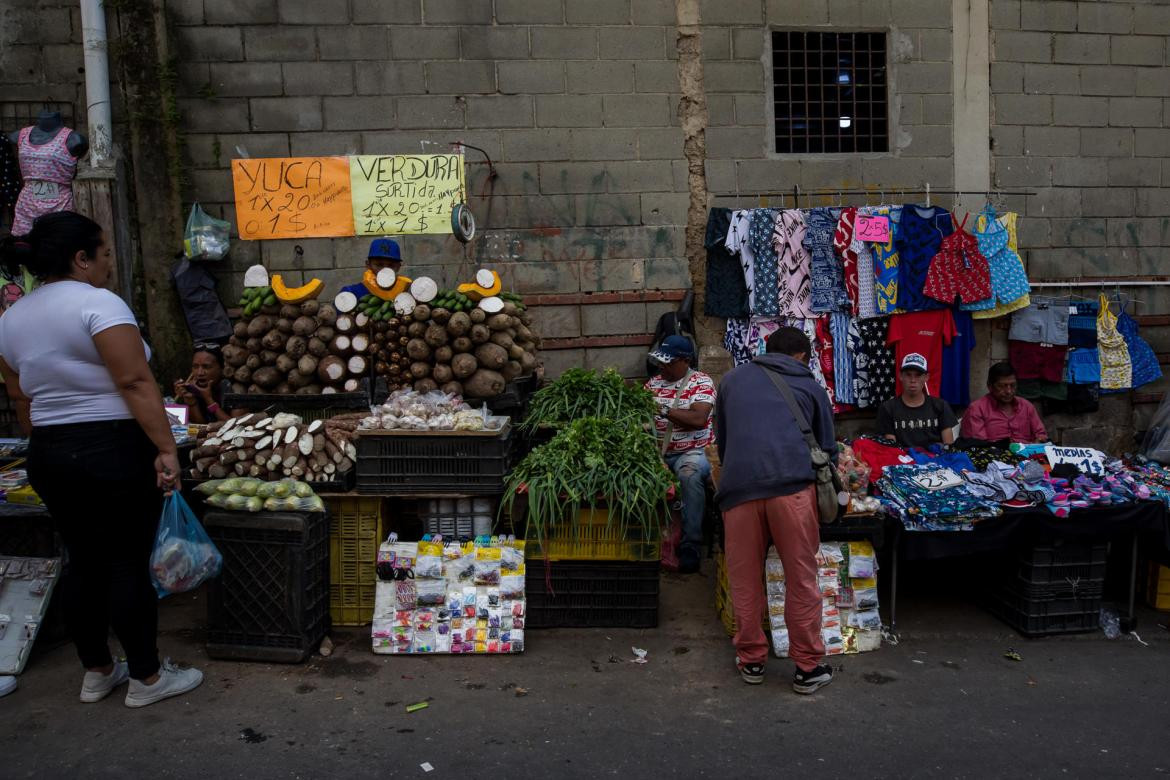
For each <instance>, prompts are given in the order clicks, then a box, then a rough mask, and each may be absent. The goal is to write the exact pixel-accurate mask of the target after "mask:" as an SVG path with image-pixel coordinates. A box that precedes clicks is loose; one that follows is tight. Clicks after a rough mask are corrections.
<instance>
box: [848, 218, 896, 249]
mask: <svg viewBox="0 0 1170 780" xmlns="http://www.w3.org/2000/svg"><path fill="white" fill-rule="evenodd" d="M853 229H854V231H855V233H856V235H857V238H859V239H861V240H862V241H872V242H874V243H875V244H888V243H889V242H890V218H889V217H882V216H878V215H877V214H858V215H857V222H856V224H855V225H854V228H853Z"/></svg>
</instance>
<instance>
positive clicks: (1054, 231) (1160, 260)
mask: <svg viewBox="0 0 1170 780" xmlns="http://www.w3.org/2000/svg"><path fill="white" fill-rule="evenodd" d="M991 26H992V31H991V35H992V41H991V43H992V65H991V79H992V88H993V93H994V97H993V100H992V112H993V113H992V141H993V144H992V165H993V178H994V183H995V185H996V186H1000V187H1003V188H1005V189H1006V188H1012V189H1026V190H1029V191H1031V192H1032V193H1034V194H1030V195H1027V196H1019V197H1012V198H1007V199H1005V204H1006V205H1007V206H1008V207H1010V208H1012V209H1013V210H1015V211H1018V212H1019V213H1020V214H1021V219H1020V224H1019V228H1020V234H1019V240H1020V247H1021V250H1022V255H1023V258H1024V261H1025V264H1026V265H1027V268H1028V275H1029V277H1031V278H1032V279H1033V280H1037V279H1056V280H1071V281H1077V280H1081V279H1083V278H1086V277H1087V278H1090V279H1095V278H1105V279H1112V278H1117V279H1119V280H1121V279H1127V278H1132V277H1143V276H1151V275H1164V274H1165V257H1166V253H1167V250H1168V247H1170V178H1168V176H1170V168H1168V167H1167V166H1166V162H1165V158H1166V156H1167V153H1168V152H1170V52H1168V51H1167V45H1166V41H1167V36H1168V35H1170V6H1168V5H1167V4H1166V3H1164V2H1159V1H1157V0H1150V1H1146V0H1136V1H1133V2H1048V1H1047V0H1045V1H1044V2H1038V1H1037V0H992V6H991ZM1102 290H1103V291H1105V292H1107V293H1109V294H1110V295H1112V294H1113V293H1114V292H1115V288H1114V287H1112V286H1110V285H1108V284H1104V285H1099V286H1091V287H1087V288H1068V289H1063V290H1062V289H1057V290H1052V291H1051V292H1054V293H1059V294H1064V293H1068V292H1072V293H1074V294H1082V295H1085V296H1087V297H1093V298H1095V297H1096V295H1097V294H1098V292H1100V291H1102ZM1121 291H1122V292H1124V293H1127V294H1128V297H1130V298H1133V299H1134V300H1136V301H1137V302H1136V303H1130V304H1128V309H1127V311H1128V312H1129V313H1130V314H1136V315H1138V316H1139V321H1141V320H1142V319H1143V318H1146V317H1149V316H1150V315H1153V316H1155V317H1156V316H1160V315H1164V314H1165V313H1166V312H1167V310H1168V309H1170V288H1167V287H1158V286H1150V287H1142V288H1128V287H1127V288H1121ZM1160 321H1161V320H1158V319H1146V320H1145V322H1146V323H1147V324H1146V326H1145V327H1143V329H1142V332H1143V336H1145V337H1146V338H1147V340H1148V341H1150V343H1151V345H1152V346H1153V347H1154V349H1155V351H1156V352H1158V353H1161V354H1163V355H1165V354H1167V353H1170V328H1166V327H1164V326H1161V325H1156V324H1153V323H1157V322H1160ZM1000 336H1001V338H1002V334H1000ZM1002 349H1003V350H1004V353H1005V354H1006V345H1004V346H1003V347H1002ZM1164 368H1166V367H1164ZM1167 387H1170V383H1168V382H1166V381H1161V382H1157V383H1154V384H1152V385H1147V386H1146V387H1144V388H1142V389H1141V391H1140V392H1138V393H1135V394H1133V396H1132V397H1130V396H1124V397H1122V398H1111V399H1110V400H1109V410H1110V413H1109V414H1108V415H1106V414H1104V413H1102V414H1101V415H1099V416H1098V422H1101V423H1104V422H1105V421H1107V420H1112V421H1114V428H1115V429H1116V430H1112V433H1110V432H1105V433H1102V434H1100V436H1101V437H1103V438H1104V439H1108V438H1110V437H1117V436H1120V437H1121V438H1124V437H1125V436H1126V435H1127V432H1128V431H1129V430H1133V429H1136V430H1143V429H1144V428H1145V427H1146V421H1147V420H1148V419H1149V416H1150V414H1152V412H1153V410H1154V409H1155V408H1156V402H1157V400H1158V399H1159V397H1160V394H1161V393H1162V392H1164V391H1165V390H1166V389H1167ZM1131 401H1132V402H1133V404H1132V409H1131V408H1130V402H1131ZM1105 408H1106V407H1105V406H1104V405H1103V406H1102V409H1103V410H1104V409H1105ZM1131 420H1132V423H1133V424H1132V426H1131V425H1130V422H1131ZM1058 423H1059V424H1060V425H1063V426H1067V427H1068V428H1069V429H1070V431H1074V432H1075V431H1076V430H1077V429H1078V428H1083V427H1084V425H1085V422H1084V420H1083V419H1071V420H1062V421H1058ZM1100 443H1101V444H1104V443H1106V442H1105V441H1101V442H1100ZM1130 446H1132V445H1130Z"/></svg>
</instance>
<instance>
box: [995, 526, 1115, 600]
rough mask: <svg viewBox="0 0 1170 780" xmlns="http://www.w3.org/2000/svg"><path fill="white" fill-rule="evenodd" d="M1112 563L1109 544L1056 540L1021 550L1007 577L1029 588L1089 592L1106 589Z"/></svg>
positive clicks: (1015, 554)
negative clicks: (1019, 581) (1091, 588)
mask: <svg viewBox="0 0 1170 780" xmlns="http://www.w3.org/2000/svg"><path fill="white" fill-rule="evenodd" d="M1108 560H1109V542H1108V541H1083V540H1078V539H1056V540H1052V541H1045V542H1042V543H1037V544H1031V545H1028V546H1025V547H1020V548H1017V549H1016V550H1015V551H1013V552H1012V553H1011V555H1010V556H1009V558H1008V562H1007V566H1006V570H1005V572H1004V576H1005V577H1007V578H1008V579H1009V580H1010V579H1011V578H1012V577H1013V576H1015V577H1018V578H1019V579H1021V580H1023V583H1024V586H1025V587H1028V588H1053V589H1056V590H1057V591H1058V592H1060V591H1069V590H1078V589H1085V588H1089V587H1091V586H1093V585H1095V584H1100V585H1102V586H1103V584H1104V582H1105V570H1106V564H1107V563H1108Z"/></svg>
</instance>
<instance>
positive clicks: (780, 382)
mask: <svg viewBox="0 0 1170 780" xmlns="http://www.w3.org/2000/svg"><path fill="white" fill-rule="evenodd" d="M753 362H754V361H753ZM754 364H755V365H756V366H757V367H758V368H759V369H760V370H761V371H763V372H764V373H765V374H767V375H768V378H769V379H771V380H772V384H774V385H776V389H777V390H779V391H780V395H781V396H783V398H784V401H785V403H787V404H788V408H789V410H790V411H791V412H792V416H793V417H794V418H795V419H796V426H797V427H798V428H800V432H801V434H803V435H804V441H805V443H806V444H808V446H809V449H810V450H811V449H812V448H813V447H817V448H820V446H821V444H820V442H818V441H817V439H816V437H815V436H813V432H812V428H810V427H809V424H808V420H807V419H806V418H805V416H804V410H803V409H801V408H800V405H799V404H797V403H796V398H795V396H793V395H792V388H791V387H789V386H788V383H787V382H785V381H784V379H782V378H781V377H780V374H779V373H777V372H776V371H773V370H772V369H770V368H767V367H765V366H764V365H763V364H761V363H754Z"/></svg>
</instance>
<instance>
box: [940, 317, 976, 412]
mask: <svg viewBox="0 0 1170 780" xmlns="http://www.w3.org/2000/svg"><path fill="white" fill-rule="evenodd" d="M951 314H952V316H953V317H954V321H955V336H954V338H952V339H951V343H950V344H947V345H946V346H945V347H944V348H943V353H942V383H941V385H940V387H939V396H940V397H941V398H942V399H943V400H944V401H946V402H947V403H948V404H950V405H951V406H966V405H967V404H969V403H971V352H972V351H973V350H974V349H975V325H974V323H973V322H972V321H971V314H970V312H965V311H952V312H951Z"/></svg>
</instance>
